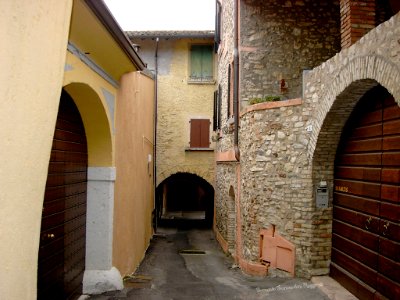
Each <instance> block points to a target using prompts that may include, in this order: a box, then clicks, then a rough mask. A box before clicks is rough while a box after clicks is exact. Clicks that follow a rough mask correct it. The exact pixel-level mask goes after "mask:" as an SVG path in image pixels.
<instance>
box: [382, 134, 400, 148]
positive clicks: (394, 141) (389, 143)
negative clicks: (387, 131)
mask: <svg viewBox="0 0 400 300" xmlns="http://www.w3.org/2000/svg"><path fill="white" fill-rule="evenodd" d="M382 149H383V150H384V151H393V150H400V136H391V137H385V138H384V139H383V145H382Z"/></svg>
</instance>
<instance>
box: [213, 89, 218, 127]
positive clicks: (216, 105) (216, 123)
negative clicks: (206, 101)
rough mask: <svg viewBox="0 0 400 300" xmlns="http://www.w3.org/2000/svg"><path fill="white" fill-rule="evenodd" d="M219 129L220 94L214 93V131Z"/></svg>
mask: <svg viewBox="0 0 400 300" xmlns="http://www.w3.org/2000/svg"><path fill="white" fill-rule="evenodd" d="M217 129H218V92H217V91H214V115H213V130H214V131H216V130H217Z"/></svg>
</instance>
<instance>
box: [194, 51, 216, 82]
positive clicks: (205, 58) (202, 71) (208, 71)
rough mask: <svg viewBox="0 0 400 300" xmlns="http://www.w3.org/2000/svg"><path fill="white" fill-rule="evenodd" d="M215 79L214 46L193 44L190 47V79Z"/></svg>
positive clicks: (195, 80)
mask: <svg viewBox="0 0 400 300" xmlns="http://www.w3.org/2000/svg"><path fill="white" fill-rule="evenodd" d="M212 80H213V46H212V45H192V46H191V49H190V81H192V82H210V81H212Z"/></svg>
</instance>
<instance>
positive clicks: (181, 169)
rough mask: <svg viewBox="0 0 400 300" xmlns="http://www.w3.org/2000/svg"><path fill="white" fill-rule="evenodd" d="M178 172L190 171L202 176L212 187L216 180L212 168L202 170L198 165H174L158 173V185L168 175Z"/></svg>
mask: <svg viewBox="0 0 400 300" xmlns="http://www.w3.org/2000/svg"><path fill="white" fill-rule="evenodd" d="M177 173H189V174H194V175H197V176H199V177H200V178H202V179H204V180H206V181H207V182H208V183H209V184H210V185H211V186H212V187H214V180H213V176H214V173H212V172H211V171H210V170H202V169H201V168H196V166H190V165H179V164H177V165H175V166H174V167H172V168H170V169H168V170H166V171H164V172H161V173H159V174H157V184H156V186H157V187H158V186H159V185H160V183H162V182H163V181H164V180H165V179H167V178H168V177H170V176H172V175H174V174H177Z"/></svg>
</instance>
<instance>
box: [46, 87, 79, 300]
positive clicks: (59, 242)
mask: <svg viewBox="0 0 400 300" xmlns="http://www.w3.org/2000/svg"><path fill="white" fill-rule="evenodd" d="M86 189H87V145H86V137H85V131H84V128H83V123H82V120H81V118H80V115H79V112H78V110H77V108H76V106H75V104H74V103H73V101H72V99H70V97H69V96H68V95H67V94H65V92H63V94H62V98H61V100H60V107H59V114H58V118H57V123H56V130H55V134H54V139H53V146H52V152H51V157H50V164H49V174H48V178H47V184H46V190H45V199H44V206H43V213H42V224H41V240H40V247H39V265H38V299H75V298H77V297H78V296H80V294H81V293H82V278H83V271H84V267H85V240H86V237H85V235H86V226H85V225H86V197H87V195H86Z"/></svg>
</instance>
